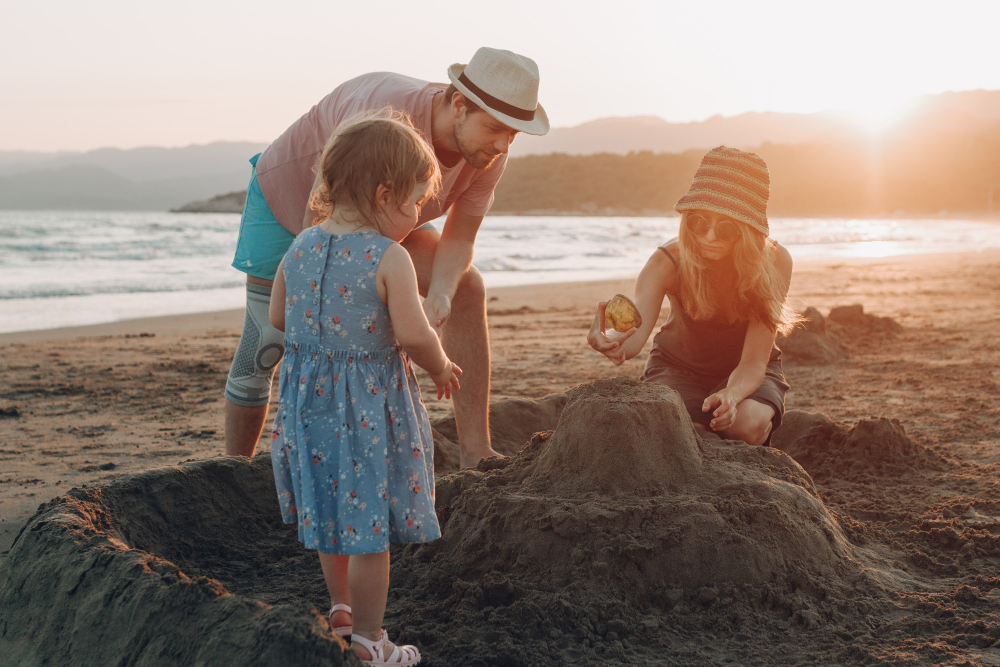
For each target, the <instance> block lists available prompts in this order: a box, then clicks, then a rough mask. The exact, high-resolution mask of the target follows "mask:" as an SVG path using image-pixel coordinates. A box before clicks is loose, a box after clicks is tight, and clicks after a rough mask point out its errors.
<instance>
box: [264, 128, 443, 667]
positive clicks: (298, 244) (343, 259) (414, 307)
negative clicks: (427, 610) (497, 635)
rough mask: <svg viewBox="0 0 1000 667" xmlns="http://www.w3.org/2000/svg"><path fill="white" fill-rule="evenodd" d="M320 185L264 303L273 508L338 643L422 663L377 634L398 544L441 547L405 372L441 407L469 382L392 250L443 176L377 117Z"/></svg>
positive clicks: (346, 144)
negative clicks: (273, 372) (323, 591)
mask: <svg viewBox="0 0 1000 667" xmlns="http://www.w3.org/2000/svg"><path fill="white" fill-rule="evenodd" d="M317 181H318V183H319V187H318V188H317V189H316V191H315V193H314V194H313V197H312V200H311V201H310V207H311V208H312V209H313V210H315V211H317V212H318V213H319V214H320V216H319V217H318V218H317V220H318V221H319V223H318V224H316V225H315V226H313V227H310V228H308V229H306V230H305V231H303V232H302V233H301V234H300V235H299V236H298V237H297V238H296V239H295V240H294V241H293V242H292V245H291V247H290V248H289V249H288V253H287V254H286V255H285V257H284V259H283V260H282V262H281V265H280V266H279V267H278V274H277V276H276V279H275V282H274V290H273V296H272V299H271V311H270V317H271V323H272V324H273V325H274V326H275V327H277V328H278V329H281V330H283V331H284V332H285V348H286V353H285V359H284V363H283V364H282V368H281V389H280V399H279V405H278V412H277V414H276V416H275V420H274V428H273V431H272V434H271V438H272V445H271V458H272V461H273V463H274V477H275V482H276V484H277V489H278V498H279V501H280V504H281V511H282V515H283V517H284V520H285V522H286V523H292V522H297V523H298V526H299V539H300V540H301V541H302V543H303V544H304V545H305V546H306V547H307V548H309V549H316V550H317V551H319V559H320V564H321V566H322V568H323V576H324V578H325V579H326V584H327V588H328V589H329V592H330V597H331V599H332V600H333V603H334V605H333V608H332V609H331V610H330V625H331V627H333V628H334V631H335V632H336V633H337V634H339V635H341V636H345V637H346V636H348V635H350V636H351V639H352V647H353V648H354V650H355V651H356V652H357V654H358V656H359V657H360V658H361V659H362V661H363V662H365V663H366V664H370V665H383V664H392V665H414V664H416V663H417V662H419V661H420V653H419V652H418V651H417V649H416V647H413V646H394V645H393V644H391V643H390V642H389V641H388V637H387V636H386V633H385V630H383V629H382V618H383V615H384V613H385V605H386V598H387V595H388V590H389V543H390V542H397V543H399V542H424V541H427V540H433V539H436V538H438V537H440V535H441V531H440V528H439V527H438V522H437V517H436V516H435V514H434V464H433V456H434V453H433V440H432V437H431V428H430V423H429V421H428V418H427V412H426V411H425V409H424V406H423V403H422V402H421V400H420V390H419V387H418V386H417V381H416V378H415V377H414V374H413V369H412V368H411V367H410V363H409V359H412V360H413V361H414V362H415V363H416V364H417V365H419V366H420V367H422V368H424V369H425V370H427V372H428V373H430V375H431V378H432V379H433V380H434V384H435V386H436V387H437V391H438V398H441V396H442V395H443V396H446V397H450V395H451V390H452V388H455V389H458V388H459V385H458V377H457V376H459V375H461V373H462V371H461V369H460V368H458V366H456V365H455V364H453V363H452V362H451V361H450V360H449V359H448V357H447V356H446V355H445V353H444V350H443V349H442V348H441V343H440V342H439V341H438V337H437V335H436V334H435V333H434V330H433V329H431V326H430V324H429V323H428V322H427V318H426V316H425V315H424V311H423V308H422V307H421V303H420V297H419V295H418V293H417V278H416V272H415V271H414V268H413V264H412V262H411V261H410V256H409V255H408V254H407V252H406V251H405V250H404V249H403V248H402V246H400V245H399V243H398V242H399V241H402V240H403V239H404V238H405V237H406V235H407V234H409V233H410V231H411V230H412V229H413V228H414V226H415V225H416V222H417V218H418V217H419V214H420V206H421V204H422V203H423V202H424V201H425V200H427V199H428V198H430V197H433V196H435V194H436V193H437V190H438V188H439V186H440V182H441V176H440V171H439V168H438V163H437V159H436V158H435V156H434V152H433V150H432V149H431V148H430V146H428V145H427V143H426V142H424V140H423V139H422V138H421V137H420V135H419V134H418V133H417V132H416V130H414V129H413V127H412V126H411V125H410V124H409V121H408V120H407V119H406V118H405V117H403V116H392V115H389V114H387V113H385V112H382V113H379V114H368V115H365V116H362V117H360V118H357V119H354V120H353V121H350V122H348V123H346V124H345V125H343V126H341V127H340V128H339V129H338V130H337V131H336V132H335V133H334V135H333V136H332V137H331V139H330V141H329V142H328V143H327V146H326V148H325V149H324V151H323V154H322V157H321V158H320V165H319V175H318V177H317ZM352 605H353V618H352Z"/></svg>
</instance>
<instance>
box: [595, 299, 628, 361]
mask: <svg viewBox="0 0 1000 667" xmlns="http://www.w3.org/2000/svg"><path fill="white" fill-rule="evenodd" d="M607 308H608V302H607V301H601V302H600V303H599V304H597V314H596V315H595V316H594V322H593V323H592V324H591V325H590V331H589V332H588V333H587V342H588V343H590V346H591V347H592V348H594V349H595V350H597V351H598V352H600V353H601V354H603V355H604V356H605V357H607V358H608V359H610V360H611V361H612V362H614V364H615V366H621V365H622V364H624V363H625V347H624V345H623V343H624V342H625V341H626V340H628V339H629V338H631V337H632V334H634V333H635V332H636V331H638V329H636V328H635V327H632V328H631V329H629V330H628V331H626V332H625V333H619V332H617V331H612V333H611V334H608V333H607V332H605V311H606V310H607Z"/></svg>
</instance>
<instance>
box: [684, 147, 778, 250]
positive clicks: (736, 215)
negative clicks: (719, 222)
mask: <svg viewBox="0 0 1000 667" xmlns="http://www.w3.org/2000/svg"><path fill="white" fill-rule="evenodd" d="M770 191H771V177H770V175H769V174H768V172H767V165H766V164H765V163H764V160H762V159H761V157H760V156H759V155H757V154H756V153H745V152H743V151H741V150H739V149H736V148H728V147H726V146H719V147H718V148H713V149H712V150H710V151H708V152H707V153H705V157H703V158H702V159H701V164H700V165H699V166H698V171H696V172H695V173H694V180H693V181H692V182H691V187H690V188H689V189H688V191H687V194H685V195H684V196H683V197H681V198H680V199H679V200H678V201H677V204H675V205H674V210H675V211H677V212H678V213H682V212H684V211H693V210H703V211H714V212H715V213H721V214H723V215H728V216H730V217H731V218H732V219H733V220H738V221H740V222H744V223H746V224H748V225H750V226H751V227H753V228H754V229H756V230H757V231H759V232H760V233H762V234H763V235H764V236H767V233H768V231H767V197H768V194H769V193H770Z"/></svg>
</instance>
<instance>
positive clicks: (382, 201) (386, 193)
mask: <svg viewBox="0 0 1000 667" xmlns="http://www.w3.org/2000/svg"><path fill="white" fill-rule="evenodd" d="M391 201H392V188H391V187H389V186H388V185H386V184H385V183H380V184H379V186H378V188H376V189H375V210H376V211H388V210H389V209H390V208H392V207H391V206H390V205H389V204H390V203H391Z"/></svg>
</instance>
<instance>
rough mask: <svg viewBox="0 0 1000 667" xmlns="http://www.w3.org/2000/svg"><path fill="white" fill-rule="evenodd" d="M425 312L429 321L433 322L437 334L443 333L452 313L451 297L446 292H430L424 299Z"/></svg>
mask: <svg viewBox="0 0 1000 667" xmlns="http://www.w3.org/2000/svg"><path fill="white" fill-rule="evenodd" d="M424 314H425V315H427V321H428V322H430V323H431V326H432V327H433V328H434V331H436V332H437V335H438V336H440V335H441V330H442V329H443V328H444V325H445V323H446V322H447V321H448V316H449V315H451V299H449V298H448V296H447V295H445V294H428V295H427V298H426V299H424Z"/></svg>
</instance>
